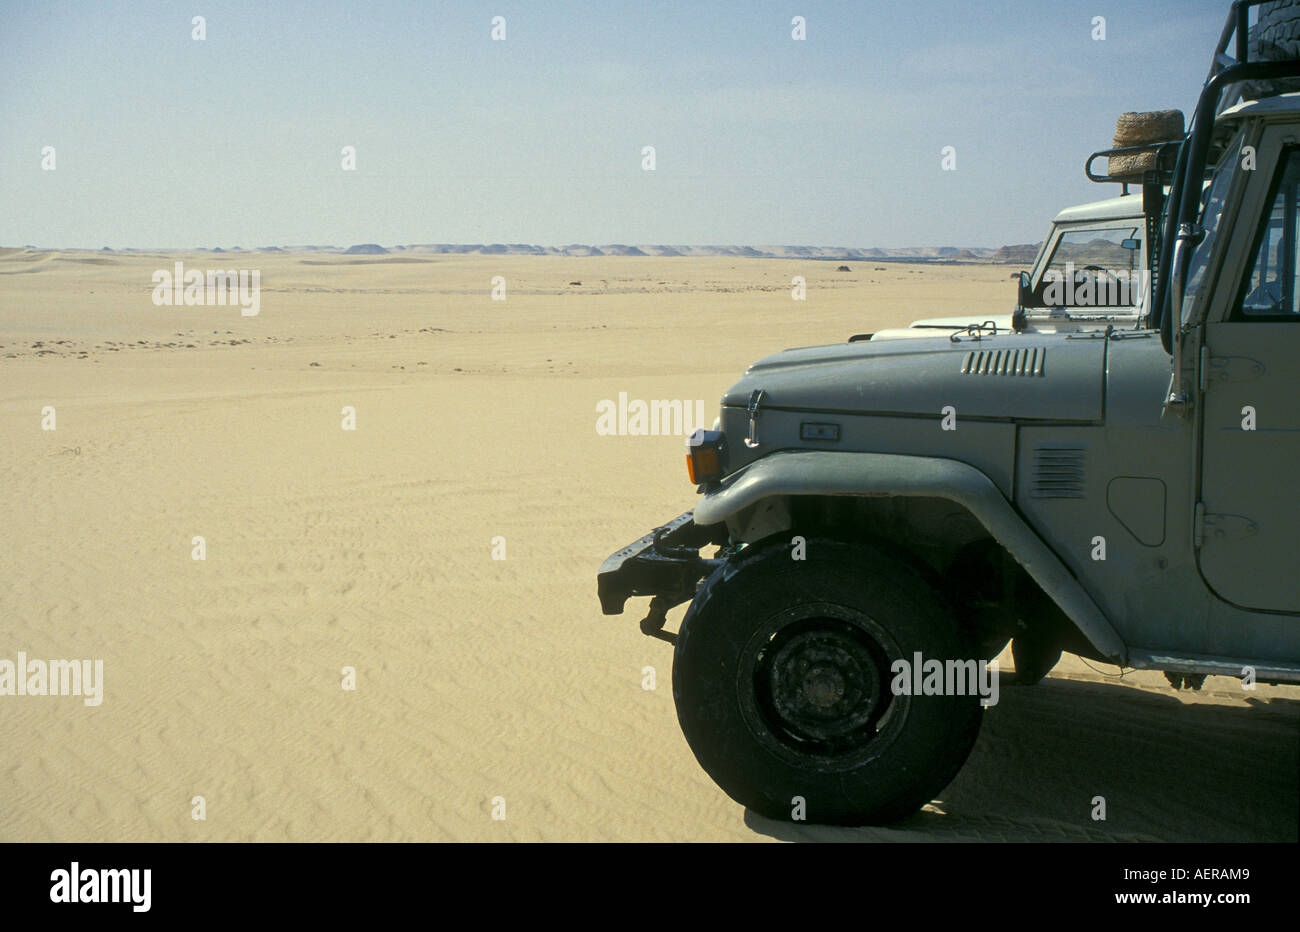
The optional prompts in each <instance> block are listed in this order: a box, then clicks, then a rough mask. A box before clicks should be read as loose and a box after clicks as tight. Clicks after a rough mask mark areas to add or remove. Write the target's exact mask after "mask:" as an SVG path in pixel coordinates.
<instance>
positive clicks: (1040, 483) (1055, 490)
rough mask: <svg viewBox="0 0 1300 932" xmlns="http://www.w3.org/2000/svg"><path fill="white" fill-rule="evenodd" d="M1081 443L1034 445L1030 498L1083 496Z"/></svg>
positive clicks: (1082, 450) (1082, 452)
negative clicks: (1051, 445)
mask: <svg viewBox="0 0 1300 932" xmlns="http://www.w3.org/2000/svg"><path fill="white" fill-rule="evenodd" d="M1083 465H1084V449H1083V447H1035V448H1034V473H1033V481H1032V484H1031V485H1030V488H1029V494H1030V496H1031V497H1033V498H1083V497H1084V494H1083V489H1084V472H1083Z"/></svg>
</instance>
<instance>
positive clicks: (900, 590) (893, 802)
mask: <svg viewBox="0 0 1300 932" xmlns="http://www.w3.org/2000/svg"><path fill="white" fill-rule="evenodd" d="M806 555H807V559H805V560H794V559H792V558H791V557H792V554H791V551H790V548H789V547H788V546H787V545H782V544H777V545H775V546H765V547H759V548H754V547H751V548H748V549H746V550H745V551H743V552H742V553H741V554H740V555H739V556H737V557H735V558H733V559H732V560H731V561H729V562H728V563H727V564H726V565H724V566H723V567H721V568H720V569H719V570H717V571H716V572H715V573H714V574H713V576H712V577H710V578H709V579H708V580H707V581H706V582H705V584H704V586H703V587H702V588H701V590H700V592H699V593H698V594H697V596H696V598H695V600H694V601H693V602H692V603H691V607H690V609H689V610H688V611H687V613H686V617H685V618H684V619H683V621H682V625H681V630H680V632H679V634H678V638H677V646H676V651H675V655H674V661H673V697H674V699H675V701H676V705H677V717H678V721H679V722H680V723H681V727H682V732H683V733H684V734H685V736H686V740H687V743H688V744H689V745H690V747H691V750H692V752H694V754H695V757H696V759H697V760H698V761H699V762H700V765H701V766H702V767H703V768H704V770H705V771H706V772H707V773H708V774H709V776H711V777H712V778H713V780H714V781H715V782H716V783H717V784H718V785H719V786H720V787H721V788H722V789H723V790H724V791H725V792H726V793H727V795H728V796H730V797H731V798H732V799H734V800H735V801H736V802H738V803H741V804H742V805H745V806H748V807H749V808H750V809H752V810H754V811H755V812H758V813H761V814H762V815H765V816H768V817H769V818H773V819H781V820H790V819H791V818H799V817H803V818H806V819H807V820H808V821H811V822H820V823H830V824H843V825H861V824H887V823H889V822H894V821H897V820H898V819H901V818H903V817H904V816H907V815H909V814H911V813H912V812H915V811H916V810H917V809H918V808H920V807H921V806H923V805H924V804H925V803H927V802H929V801H930V800H931V799H933V798H934V796H935V795H936V794H937V793H939V792H940V791H941V790H942V789H943V788H944V787H945V786H947V785H948V783H949V782H950V781H951V780H952V778H953V777H954V776H955V775H956V773H957V771H958V770H959V769H960V768H961V765H962V764H963V763H964V762H965V760H966V758H967V756H968V755H969V754H970V750H971V747H972V746H973V745H974V743H975V737H976V735H977V734H978V732H979V726H980V720H981V715H982V711H983V710H982V709H981V707H980V705H979V696H978V695H931V696H925V695H894V691H893V690H892V689H891V682H892V679H893V674H892V672H891V666H892V664H893V663H894V661H897V660H906V661H907V662H908V663H909V664H910V663H911V662H912V661H913V657H914V654H915V653H916V652H918V651H919V652H920V654H921V655H922V658H923V659H924V660H930V659H936V660H939V661H946V660H949V659H952V660H970V659H974V658H976V657H977V656H978V653H977V647H976V646H974V645H973V644H971V643H968V638H967V637H966V636H965V635H964V633H963V631H962V629H961V628H960V627H959V626H958V625H957V623H956V621H955V620H954V618H953V617H952V614H951V612H949V611H948V610H947V608H946V606H944V605H943V603H942V602H941V601H940V600H939V598H938V597H937V595H936V594H935V593H934V591H933V590H932V589H931V588H930V587H929V586H928V585H927V584H926V583H925V582H924V581H923V580H922V579H921V578H920V577H919V576H918V575H917V574H916V573H914V572H913V571H912V570H911V569H910V568H909V567H907V566H905V565H903V564H901V563H899V562H897V561H895V560H892V559H889V558H888V557H885V556H884V555H882V554H880V553H879V552H877V551H875V550H872V549H869V548H866V547H863V546H859V545H854V544H846V543H842V542H838V541H831V540H816V539H814V540H809V541H808V542H807V554H806ZM800 799H802V801H803V803H802V807H801V806H800V802H799V801H800Z"/></svg>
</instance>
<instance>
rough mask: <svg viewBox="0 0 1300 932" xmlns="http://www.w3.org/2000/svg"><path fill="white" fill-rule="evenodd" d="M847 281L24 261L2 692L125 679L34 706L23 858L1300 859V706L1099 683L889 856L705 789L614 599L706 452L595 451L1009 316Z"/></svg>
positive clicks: (1004, 717) (1043, 704)
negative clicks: (930, 328)
mask: <svg viewBox="0 0 1300 932" xmlns="http://www.w3.org/2000/svg"><path fill="white" fill-rule="evenodd" d="M177 259H180V260H183V261H184V263H185V265H186V267H187V268H197V269H210V268H211V269H218V268H241V267H242V268H250V267H251V268H256V269H259V270H260V271H261V282H262V294H261V307H260V313H259V314H258V315H257V316H256V317H244V316H241V314H240V311H239V308H238V307H232V306H224V307H222V306H216V307H214V306H197V307H185V306H179V307H178V306H162V307H159V306H155V305H154V304H153V303H152V301H151V298H150V294H151V288H152V285H151V279H150V276H151V274H152V272H153V271H154V270H155V269H160V268H170V267H171V263H172V262H174V261H176V260H177ZM89 260H94V261H89ZM835 268H836V265H835V263H828V262H807V261H805V262H801V261H797V260H768V259H761V260H745V259H733V258H647V257H637V256H626V257H624V256H604V257H593V258H565V257H559V256H539V257H521V256H500V257H494V256H458V255H438V256H433V255H430V256H419V257H417V256H410V255H407V256H386V257H366V256H358V257H353V256H346V257H345V256H342V255H333V254H330V255H316V256H314V257H313V256H312V255H309V254H303V253H295V252H285V253H228V254H222V255H213V254H211V253H196V254H190V255H184V256H171V255H166V256H163V255H160V254H144V255H136V254H128V253H115V254H113V255H111V256H110V255H107V254H106V255H104V256H96V255H94V254H82V253H67V254H50V253H39V252H33V251H30V250H17V251H5V252H4V253H2V254H0V431H2V435H3V437H4V438H5V441H6V455H5V457H4V460H3V470H2V471H0V498H2V500H3V501H4V502H5V504H6V507H5V520H4V521H3V524H2V525H0V568H2V570H3V574H4V579H5V586H4V588H3V590H2V591H3V596H0V614H2V616H3V618H4V628H3V632H4V637H3V638H2V639H0V657H8V658H11V659H12V658H14V657H15V655H16V653H17V652H18V651H24V652H26V653H27V654H28V655H29V656H31V657H43V658H102V659H103V661H104V698H103V703H102V705H99V706H97V707H87V706H85V705H84V704H83V703H82V701H81V700H80V699H78V698H76V697H32V696H26V697H16V696H14V697H11V696H5V697H0V734H3V735H4V738H3V749H4V754H3V758H4V761H5V763H4V766H3V768H0V801H3V805H0V841H55V840H57V841H90V840H95V841H98V840H105V841H107V840H130V841H145V840H219V841H229V840H251V839H257V840H294V841H302V840H336V841H343V840H483V841H487V840H516V841H531V840H664V841H667V840H694V839H699V840H737V841H740V840H769V839H778V840H780V839H794V840H798V839H881V840H899V841H917V840H950V839H981V838H987V839H1015V840H1022V839H1033V840H1094V839H1116V840H1127V839H1167V840H1260V839H1270V840H1271V839H1294V838H1295V837H1296V833H1297V824H1296V811H1297V805H1296V802H1297V782H1298V777H1297V775H1298V773H1300V762H1298V761H1297V741H1296V734H1297V728H1300V702H1298V700H1300V689H1296V688H1292V687H1270V686H1266V685H1261V686H1260V687H1259V689H1258V690H1257V691H1256V692H1254V693H1243V692H1242V691H1241V690H1240V689H1239V688H1237V687H1236V685H1235V683H1234V682H1233V681H1229V680H1223V679H1221V678H1217V677H1212V678H1211V679H1210V680H1209V681H1208V682H1207V686H1206V690H1205V691H1203V692H1199V693H1188V692H1181V693H1175V692H1174V691H1173V690H1172V689H1170V688H1168V686H1167V685H1165V684H1164V680H1163V678H1162V677H1161V676H1160V675H1159V674H1129V675H1128V676H1127V677H1125V680H1124V682H1123V683H1121V684H1111V683H1106V684H1105V685H1103V681H1105V680H1106V679H1107V678H1108V674H1113V673H1116V672H1117V671H1115V670H1114V669H1113V668H1106V670H1105V671H1104V672H1098V671H1094V670H1092V669H1090V668H1089V667H1088V666H1087V665H1085V664H1083V663H1082V662H1080V661H1078V660H1077V659H1076V658H1070V657H1067V658H1066V660H1065V661H1063V663H1062V665H1061V666H1060V667H1059V668H1058V670H1057V673H1056V674H1055V675H1053V676H1052V677H1051V678H1049V679H1048V680H1047V681H1046V682H1045V683H1044V684H1042V685H1041V686H1039V687H1035V688H1017V687H1014V686H1011V685H1008V686H1007V687H1006V688H1005V689H1004V690H1003V692H1002V702H1001V703H1000V704H999V705H998V706H997V707H995V708H994V709H992V710H990V711H989V712H988V713H986V716H987V717H986V721H985V725H984V730H983V733H982V735H981V737H980V740H979V744H978V745H977V746H976V749H975V752H974V754H973V755H972V757H971V759H970V761H969V763H968V764H967V765H966V767H965V769H964V770H963V771H962V772H961V773H960V774H959V775H958V777H957V779H956V780H955V781H954V782H953V783H952V785H951V786H950V787H948V789H947V790H946V791H945V793H944V794H942V798H940V799H938V800H936V801H935V802H934V803H932V804H931V806H929V807H928V808H927V810H926V811H923V812H921V813H919V814H917V815H916V816H914V817H912V818H911V819H909V820H907V821H906V822H904V823H902V824H900V825H898V826H895V827H892V828H888V829H855V830H849V829H829V828H824V827H817V826H791V825H784V824H776V823H772V822H769V821H767V820H765V819H762V818H760V817H758V816H754V815H752V814H748V813H746V812H745V811H744V810H743V809H742V808H741V807H739V806H737V805H735V804H734V803H732V802H731V801H730V800H729V799H727V798H726V797H725V796H724V795H723V794H722V793H721V792H720V791H719V790H718V789H717V788H716V787H714V785H713V784H712V782H711V781H710V780H709V779H708V777H707V776H705V774H704V773H703V771H701V770H700V768H699V767H698V766H697V764H696V762H695V760H694V758H693V757H692V756H691V753H690V751H689V749H688V748H687V746H686V744H685V741H684V740H683V738H682V737H681V734H680V732H679V730H678V727H677V723H676V718H675V714H674V711H673V703H672V689H671V660H672V653H671V647H670V646H669V645H667V644H665V643H663V642H662V641H658V640H654V639H649V638H646V637H644V636H643V635H642V634H641V633H640V632H639V630H638V628H637V621H638V620H639V618H640V615H641V613H642V612H643V610H644V605H643V603H641V602H635V603H632V604H631V605H630V606H629V612H628V613H627V614H626V615H623V616H617V617H606V616H603V615H601V614H600V610H599V605H598V604H597V601H596V593H595V573H596V569H597V567H598V566H599V564H600V562H601V560H602V559H603V558H604V557H605V556H606V555H608V554H609V553H610V552H611V551H612V550H614V549H616V548H617V547H619V546H621V545H623V544H625V543H627V542H628V541H630V540H632V539H633V538H635V537H637V536H639V535H641V534H643V533H645V532H646V531H647V530H648V529H649V528H650V526H651V525H652V524H653V523H654V522H656V521H660V520H665V519H667V518H670V517H672V516H674V515H676V514H677V513H679V512H680V511H683V510H685V509H686V508H688V507H690V506H691V504H692V502H693V501H694V493H693V488H692V486H691V485H690V484H689V483H688V481H687V478H686V475H685V470H684V468H683V465H682V441H681V438H679V437H671V436H667V437H665V436H658V437H653V436H652V437H635V436H629V437H604V436H599V435H598V434H597V432H596V430H595V420H596V405H597V403H598V402H599V401H600V400H602V399H612V398H616V397H617V396H618V394H619V392H627V393H628V394H629V395H630V396H632V397H641V398H673V399H697V398H699V399H704V401H705V409H706V412H708V416H709V418H710V419H711V418H712V416H713V412H714V410H715V408H716V403H717V399H718V397H719V396H720V394H721V393H722V391H723V390H724V389H725V388H726V387H727V386H728V385H729V384H730V383H731V382H733V381H734V380H735V379H736V378H737V377H738V376H739V374H740V372H741V371H742V370H743V368H744V367H745V366H746V365H747V364H748V363H750V362H752V361H754V360H755V359H757V358H759V357H761V356H763V355H766V354H768V353H770V352H773V351H775V350H777V349H780V348H783V347H786V346H796V345H808V344H815V343H820V342H829V341H838V340H842V339H844V338H845V337H847V336H848V335H849V334H851V333H855V332H863V331H869V330H873V329H877V328H881V327H887V326H899V325H903V324H905V323H906V322H907V321H909V320H911V319H913V318H916V317H920V316H944V315H952V314H958V313H971V314H973V315H978V314H986V313H987V314H994V313H998V312H1005V311H1006V310H1007V309H1008V308H1009V305H1010V303H1011V300H1012V298H1013V292H1012V288H1013V285H1012V284H1011V283H1009V282H1008V280H1007V272H1008V269H1007V267H1005V266H1001V265H964V266H956V265H946V266H937V267H925V268H922V267H919V266H914V265H913V266H908V265H902V264H889V265H888V266H887V267H876V266H872V265H871V264H870V263H853V264H852V271H851V272H849V273H843V272H839V273H837V272H836V271H835ZM29 270H30V271H29ZM17 272H22V273H23V274H13V273H17ZM497 275H500V276H504V277H505V279H506V282H507V297H506V300H505V301H503V302H502V301H493V300H491V297H490V292H491V288H492V279H493V277H494V276H497ZM794 275H804V276H806V277H807V280H808V300H806V301H803V302H796V301H793V300H791V297H790V292H789V287H790V284H789V283H790V279H791V277H792V276H794ZM571 281H580V282H582V283H583V284H582V285H581V286H571V285H570V284H569V282H571ZM45 406H53V407H54V408H55V409H56V412H57V429H56V430H54V431H43V430H42V429H41V417H42V408H43V407H45ZM345 406H350V407H353V408H355V411H356V419H357V429H356V430H355V431H345V430H343V429H341V416H342V409H343V408H344V407H345ZM196 535H201V536H203V537H204V538H205V540H206V548H207V554H206V559H205V560H203V561H195V560H193V559H191V540H192V538H193V537H194V536H196ZM495 537H503V538H504V539H505V542H506V559H505V560H494V559H492V549H493V538H495ZM680 617H681V609H678V610H677V611H675V612H673V613H672V615H671V616H670V625H669V627H670V628H675V627H676V623H677V622H678V621H679V620H680ZM1004 659H1005V658H1004ZM647 666H650V667H653V668H654V670H655V673H656V676H657V688H656V689H654V690H645V689H643V688H642V680H643V676H644V673H643V670H644V668H645V667H647ZM344 667H354V668H355V670H356V680H357V688H356V689H355V690H354V691H345V690H344V689H342V688H341V681H342V673H341V671H342V668H344ZM1252 706H1255V708H1252ZM1095 795H1103V796H1105V797H1106V798H1107V800H1108V819H1107V821H1105V822H1094V821H1092V820H1091V819H1090V818H1089V812H1090V810H1091V799H1092V797H1093V796H1095ZM195 796H203V797H204V799H205V800H206V806H207V818H206V820H204V821H195V820H193V819H192V818H191V808H192V802H191V801H192V799H193V797H195ZM495 797H503V798H504V800H505V805H506V818H505V819H504V820H502V821H498V820H494V819H493V818H492V811H493V799H494V798H495Z"/></svg>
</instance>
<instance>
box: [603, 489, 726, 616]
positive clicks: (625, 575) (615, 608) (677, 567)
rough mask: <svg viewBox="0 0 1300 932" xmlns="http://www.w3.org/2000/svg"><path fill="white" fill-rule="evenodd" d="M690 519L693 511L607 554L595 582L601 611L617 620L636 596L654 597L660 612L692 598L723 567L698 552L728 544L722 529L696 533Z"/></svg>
mask: <svg viewBox="0 0 1300 932" xmlns="http://www.w3.org/2000/svg"><path fill="white" fill-rule="evenodd" d="M694 518H695V512H693V511H688V512H686V513H685V514H680V515H678V516H677V517H676V518H673V519H672V520H671V521H669V522H668V523H667V524H665V525H663V526H662V527H658V528H655V529H654V530H653V531H651V532H650V533H649V534H647V535H645V536H644V537H642V538H641V539H640V540H637V541H634V542H632V543H630V544H628V545H627V546H626V547H624V548H622V549H621V550H619V551H617V552H615V553H612V554H610V555H609V557H608V558H607V559H606V560H605V562H604V563H602V564H601V567H600V572H599V574H598V575H597V577H596V589H597V593H598V594H599V595H600V609H601V611H603V612H604V613H605V614H606V615H621V614H623V604H624V603H625V602H626V601H627V600H628V599H629V598H631V597H632V596H636V595H648V596H655V597H656V598H657V599H659V600H660V601H659V604H660V605H661V606H663V607H664V608H669V607H671V606H673V605H678V604H680V603H682V602H685V601H688V600H689V599H691V598H694V596H695V588H696V586H697V585H698V584H699V581H700V580H701V579H703V578H704V577H705V576H707V575H709V573H711V572H713V570H714V569H715V568H716V567H717V566H719V565H720V564H721V563H722V562H723V561H721V560H709V559H705V558H703V557H701V556H700V554H699V550H700V548H701V547H703V546H705V545H707V544H716V545H718V546H722V545H723V544H725V543H726V542H727V541H726V535H727V529H726V526H725V525H713V526H711V527H700V526H699V525H697V524H696V523H695V520H694Z"/></svg>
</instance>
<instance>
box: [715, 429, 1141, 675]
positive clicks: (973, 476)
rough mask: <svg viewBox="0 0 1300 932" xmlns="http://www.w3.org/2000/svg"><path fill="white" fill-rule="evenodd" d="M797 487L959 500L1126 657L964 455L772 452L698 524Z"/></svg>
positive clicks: (1112, 650) (1093, 633) (1113, 652)
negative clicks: (957, 456) (961, 458)
mask: <svg viewBox="0 0 1300 932" xmlns="http://www.w3.org/2000/svg"><path fill="white" fill-rule="evenodd" d="M792 495H859V496H883V497H894V496H903V497H917V498H944V499H949V500H951V501H953V502H956V503H957V504H959V505H961V506H962V507H963V508H965V509H966V510H967V511H969V512H970V513H971V515H973V516H974V517H975V519H976V520H977V521H979V522H980V523H981V524H982V525H983V526H984V528H985V530H987V531H988V532H989V534H990V535H991V536H992V537H993V538H994V539H995V540H997V541H998V543H1000V544H1002V546H1003V547H1005V548H1006V549H1007V552H1009V553H1010V554H1011V555H1012V557H1014V558H1015V560H1016V561H1017V562H1018V563H1019V564H1020V565H1021V566H1023V567H1024V568H1025V571H1026V572H1028V573H1029V575H1030V576H1031V577H1032V578H1033V579H1034V580H1035V581H1036V582H1037V583H1038V584H1039V585H1040V586H1041V587H1042V589H1043V591H1044V592H1045V593H1047V595H1048V596H1049V597H1050V598H1051V599H1052V600H1053V601H1054V602H1055V603H1056V604H1057V605H1058V606H1059V607H1060V609H1061V611H1063V612H1065V614H1066V616H1067V617H1069V619H1070V620H1071V621H1073V622H1074V624H1075V625H1076V626H1078V628H1079V631H1080V632H1082V633H1083V635H1084V636H1085V637H1086V638H1087V639H1088V640H1089V641H1090V642H1091V643H1092V645H1093V646H1094V647H1096V648H1097V650H1098V651H1100V652H1101V654H1102V655H1103V656H1105V657H1108V658H1110V659H1111V660H1112V661H1114V662H1115V663H1121V664H1122V663H1124V662H1125V661H1126V660H1127V650H1126V648H1125V645H1124V642H1123V640H1122V639H1121V638H1120V636H1119V634H1118V633H1117V632H1116V631H1115V629H1114V628H1113V627H1112V626H1111V624H1110V622H1109V621H1107V620H1106V616H1105V615H1103V614H1102V612H1101V610H1100V609H1099V608H1097V604H1096V603H1095V602H1094V601H1093V600H1092V597H1091V596H1090V595H1088V593H1087V591H1086V590H1085V589H1084V588H1083V586H1082V585H1081V584H1080V583H1079V580H1077V579H1076V578H1075V577H1074V576H1073V575H1072V574H1071V573H1070V571H1069V570H1068V569H1067V568H1066V567H1065V564H1063V563H1062V562H1061V561H1060V559H1058V558H1057V556H1056V554H1054V553H1053V552H1052V550H1051V548H1050V547H1048V546H1047V544H1045V543H1044V542H1043V539H1042V538H1041V537H1039V536H1038V535H1037V534H1036V533H1035V532H1034V531H1033V529H1031V528H1030V527H1029V525H1027V524H1026V523H1025V522H1024V520H1023V519H1022V518H1021V517H1020V515H1019V514H1017V513H1016V510H1015V508H1014V507H1012V505H1011V503H1010V502H1009V501H1007V499H1006V496H1004V495H1003V494H1002V493H1001V492H1000V491H999V490H998V487H997V486H996V485H994V484H993V480H991V479H990V478H989V477H988V476H987V475H985V474H984V473H983V472H981V471H980V470H978V469H976V468H975V467H974V466H971V465H970V464H968V463H963V462H960V461H959V460H950V459H942V458H939V457H930V456H902V455H898V454H894V453H849V452H839V451H829V450H826V451H820V450H816V451H799V452H794V451H791V452H780V453H771V454H769V455H767V456H765V457H763V458H762V459H760V460H756V461H754V462H753V463H751V464H749V465H748V466H746V467H745V468H744V469H742V470H741V471H740V472H738V473H736V474H735V475H733V476H730V477H728V478H727V479H726V480H724V481H723V482H722V483H721V484H720V485H719V487H718V488H717V489H715V490H714V491H712V492H710V493H708V494H707V495H705V496H704V498H703V499H701V500H700V502H699V504H698V505H696V507H695V523H696V524H697V525H712V524H720V523H722V522H724V521H726V520H727V519H728V518H729V517H731V516H733V515H736V514H738V513H739V512H741V511H742V510H744V509H746V508H748V507H750V506H751V505H754V504H756V503H757V502H760V501H762V500H764V499H768V498H773V497H784V496H792Z"/></svg>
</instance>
